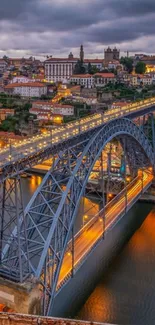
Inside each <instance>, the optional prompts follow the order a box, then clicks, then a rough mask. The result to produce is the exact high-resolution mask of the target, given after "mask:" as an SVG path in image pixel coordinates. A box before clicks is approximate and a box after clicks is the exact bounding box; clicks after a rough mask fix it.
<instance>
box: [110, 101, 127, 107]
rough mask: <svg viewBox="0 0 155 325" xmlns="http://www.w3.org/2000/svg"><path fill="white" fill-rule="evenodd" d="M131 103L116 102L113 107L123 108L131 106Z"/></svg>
mask: <svg viewBox="0 0 155 325" xmlns="http://www.w3.org/2000/svg"><path fill="white" fill-rule="evenodd" d="M129 104H130V103H128V102H115V103H113V104H112V106H120V107H123V106H126V105H129Z"/></svg>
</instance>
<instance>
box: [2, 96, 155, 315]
mask: <svg viewBox="0 0 155 325" xmlns="http://www.w3.org/2000/svg"><path fill="white" fill-rule="evenodd" d="M154 104H155V98H152V99H149V100H146V101H143V102H139V103H138V104H137V103H133V104H130V105H128V106H127V107H124V109H123V110H122V111H121V112H120V111H119V110H118V109H115V110H110V111H108V112H106V113H105V114H104V115H101V114H96V115H93V116H90V117H88V118H85V119H82V120H80V121H78V122H74V123H70V124H68V125H67V126H66V129H64V128H63V127H60V128H59V129H57V130H56V131H53V134H52V135H51V134H45V135H42V136H38V137H34V138H33V139H31V140H27V141H24V142H22V143H21V144H19V145H15V146H14V147H12V152H9V150H8V149H6V151H5V150H4V151H2V152H1V201H0V203H1V207H0V211H1V212H0V213H1V219H0V276H1V277H2V278H3V279H5V281H7V280H9V281H12V282H11V283H17V284H19V283H21V284H24V283H29V282H32V283H37V286H39V292H40V304H41V307H42V313H43V314H44V315H48V314H50V312H51V310H52V305H53V301H54V298H55V297H56V296H57V294H58V293H59V292H60V290H62V288H63V287H64V285H66V284H67V282H68V281H70V279H71V277H74V274H75V273H76V272H77V271H78V269H79V268H80V266H81V265H82V264H83V263H84V261H85V260H86V259H87V257H88V256H89V254H91V252H92V251H93V250H95V248H96V246H97V245H98V243H99V242H100V241H102V240H104V237H105V235H106V233H107V232H108V231H110V230H111V229H112V228H113V227H114V226H115V224H116V223H117V222H119V221H120V219H121V218H122V217H123V216H124V215H125V214H126V213H127V211H128V210H129V209H130V208H131V207H132V206H133V205H134V204H135V202H136V201H137V200H138V199H139V198H140V196H141V195H142V194H143V193H144V192H145V191H146V190H147V189H148V188H149V186H150V185H151V183H152V181H153V178H154V164H155V159H154V158H155V129H154V118H153V113H152V112H153V110H154ZM148 115H149V116H148ZM127 117H128V118H127ZM129 118H130V119H129ZM132 118H136V120H135V123H134V122H133V121H132ZM114 139H115V140H117V142H119V143H120V144H121V147H122V153H123V154H122V159H123V175H122V178H123V180H124V188H123V190H122V191H121V192H120V193H118V194H117V195H116V196H115V197H114V198H113V199H112V200H107V199H106V198H105V195H104V192H105V190H104V186H105V185H104V177H103V166H104V161H103V160H104V159H103V155H102V152H103V150H104V149H105V148H106V146H107V145H108V144H109V143H112V142H113V140H114ZM51 156H53V163H52V167H51V169H50V170H49V172H47V174H46V176H45V177H44V179H43V181H42V183H41V185H40V186H39V187H38V189H37V190H36V192H35V193H34V195H33V196H32V198H31V200H30V202H29V204H28V205H27V207H26V209H25V211H23V204H22V190H21V179H20V173H22V172H23V171H25V170H26V169H28V168H30V167H32V166H34V165H36V164H37V163H39V162H41V161H44V160H45V159H47V158H49V157H51ZM97 161H99V162H100V177H101V181H102V188H103V195H102V196H101V197H100V202H101V204H100V209H99V211H98V212H97V214H94V215H93V217H92V218H91V219H90V220H89V221H88V222H86V223H85V222H84V224H83V227H82V228H81V229H79V230H78V232H75V231H74V230H75V229H74V225H75V221H76V216H77V212H78V209H79V205H80V202H81V200H82V198H83V197H84V196H85V195H86V186H87V183H88V180H89V177H90V174H91V173H92V171H93V168H94V166H95V164H96V162H97ZM110 164H111V158H110V153H109V155H108V161H107V169H108V170H107V175H108V176H109V177H110V175H109V169H110ZM127 166H128V168H129V169H130V175H131V180H130V182H127V174H126V169H127ZM35 281H37V282H35ZM9 283H10V282H9ZM12 286H13V285H12ZM20 288H21V287H20ZM7 295H9V293H8V291H7ZM6 297H9V296H6ZM11 299H12V302H10V304H11V303H12V305H13V298H11V297H10V300H11ZM8 300H9V298H8ZM12 305H11V306H12ZM16 311H18V310H16Z"/></svg>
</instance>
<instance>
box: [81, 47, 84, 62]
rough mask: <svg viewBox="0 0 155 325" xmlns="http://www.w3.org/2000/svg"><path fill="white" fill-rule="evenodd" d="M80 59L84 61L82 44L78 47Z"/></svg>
mask: <svg viewBox="0 0 155 325" xmlns="http://www.w3.org/2000/svg"><path fill="white" fill-rule="evenodd" d="M80 61H81V62H82V63H83V61H84V50H83V45H81V47H80Z"/></svg>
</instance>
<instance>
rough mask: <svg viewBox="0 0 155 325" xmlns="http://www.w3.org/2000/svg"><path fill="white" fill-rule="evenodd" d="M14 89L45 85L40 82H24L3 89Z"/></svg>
mask: <svg viewBox="0 0 155 325" xmlns="http://www.w3.org/2000/svg"><path fill="white" fill-rule="evenodd" d="M16 87H45V84H42V83H40V82H24V83H12V84H9V85H7V86H5V87H4V88H5V89H12V88H16Z"/></svg>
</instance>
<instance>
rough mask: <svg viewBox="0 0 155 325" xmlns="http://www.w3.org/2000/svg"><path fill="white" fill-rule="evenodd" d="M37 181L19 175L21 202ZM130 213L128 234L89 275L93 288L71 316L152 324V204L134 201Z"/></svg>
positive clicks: (154, 299) (154, 245)
mask: <svg viewBox="0 0 155 325" xmlns="http://www.w3.org/2000/svg"><path fill="white" fill-rule="evenodd" d="M40 182H41V177H38V176H36V177H35V176H34V177H33V178H31V179H23V188H24V193H25V194H24V201H25V204H26V203H27V202H28V200H29V198H30V197H31V195H32V194H33V192H34V190H35V189H36V187H37V186H38V185H39V184H40ZM86 205H87V204H86ZM88 206H89V202H88ZM93 212H94V213H96V212H97V207H95V208H94V211H93ZM130 213H134V215H135V224H134V226H133V225H132V236H130V238H129V236H128V234H127V235H126V237H127V238H126V244H125V245H124V247H123V248H122V250H121V252H120V253H119V254H118V255H117V256H116V257H115V258H114V259H113V261H112V263H111V265H110V266H109V267H108V269H106V271H104V272H103V273H102V274H101V276H100V279H97V280H96V279H92V282H93V288H94V290H91V294H90V295H89V297H88V296H87V297H84V296H83V295H82V297H81V308H79V310H78V311H75V314H74V315H72V316H73V317H76V318H78V319H83V320H90V321H96V322H105V323H111V324H123V325H127V324H129V325H136V324H137V325H155V205H152V204H147V203H137V204H136V205H135V207H134V208H133V209H132V211H131V212H130ZM81 222H82V220H81V219H80V221H79V223H80V224H81ZM80 224H79V225H78V227H79V226H80ZM67 316H68V317H69V315H67Z"/></svg>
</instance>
